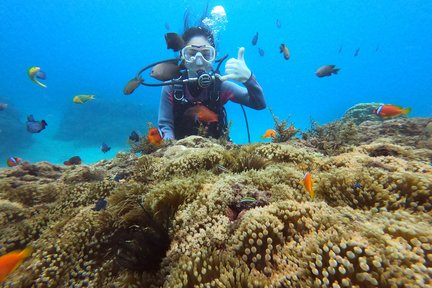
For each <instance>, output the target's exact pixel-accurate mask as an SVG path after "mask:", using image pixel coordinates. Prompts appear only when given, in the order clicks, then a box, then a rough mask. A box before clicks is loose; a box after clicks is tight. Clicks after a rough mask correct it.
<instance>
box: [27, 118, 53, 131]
mask: <svg viewBox="0 0 432 288" xmlns="http://www.w3.org/2000/svg"><path fill="white" fill-rule="evenodd" d="M26 124H27V131H28V132H30V133H39V132H41V131H42V130H44V129H45V127H46V126H48V123H47V122H45V120H41V121H36V120H34V117H33V115H29V116H27V123H26Z"/></svg>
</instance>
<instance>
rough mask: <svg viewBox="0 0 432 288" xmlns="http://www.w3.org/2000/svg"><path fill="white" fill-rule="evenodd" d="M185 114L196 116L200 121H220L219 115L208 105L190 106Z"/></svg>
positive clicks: (196, 119)
mask: <svg viewBox="0 0 432 288" xmlns="http://www.w3.org/2000/svg"><path fill="white" fill-rule="evenodd" d="M184 115H186V116H190V117H192V118H194V119H195V121H199V122H206V123H211V122H218V121H219V117H218V115H217V114H216V113H215V112H213V111H212V110H210V109H209V108H207V107H206V106H204V105H200V104H199V105H195V106H192V107H191V108H188V109H187V110H186V111H185V112H184Z"/></svg>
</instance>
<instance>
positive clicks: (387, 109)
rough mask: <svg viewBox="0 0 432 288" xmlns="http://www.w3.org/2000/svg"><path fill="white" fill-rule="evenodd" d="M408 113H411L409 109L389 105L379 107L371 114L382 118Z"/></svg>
mask: <svg viewBox="0 0 432 288" xmlns="http://www.w3.org/2000/svg"><path fill="white" fill-rule="evenodd" d="M409 112H411V108H410V107H408V108H403V107H401V106H396V105H390V104H385V105H381V106H380V107H378V109H374V110H373V111H372V113H374V114H376V115H378V116H380V117H382V118H387V117H396V116H400V115H406V114H408V113H409Z"/></svg>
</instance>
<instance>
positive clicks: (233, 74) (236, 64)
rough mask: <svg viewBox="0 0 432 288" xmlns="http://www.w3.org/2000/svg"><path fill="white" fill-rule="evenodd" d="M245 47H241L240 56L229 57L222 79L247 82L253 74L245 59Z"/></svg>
mask: <svg viewBox="0 0 432 288" xmlns="http://www.w3.org/2000/svg"><path fill="white" fill-rule="evenodd" d="M244 50H245V48H244V47H240V49H239V51H238V57H237V59H236V58H231V59H229V60H228V61H227V62H226V64H225V74H226V75H224V76H221V77H219V79H220V80H221V81H225V80H236V81H239V82H242V83H245V82H246V81H247V80H249V78H250V77H251V75H252V72H251V71H250V70H249V68H248V67H247V66H246V63H245V61H244Z"/></svg>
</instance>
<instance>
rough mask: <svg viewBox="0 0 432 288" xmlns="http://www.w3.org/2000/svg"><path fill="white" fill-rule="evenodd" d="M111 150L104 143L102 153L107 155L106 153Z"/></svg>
mask: <svg viewBox="0 0 432 288" xmlns="http://www.w3.org/2000/svg"><path fill="white" fill-rule="evenodd" d="M109 150H111V147H109V146H108V145H107V144H106V143H102V146H101V151H102V152H103V153H106V152H108V151H109Z"/></svg>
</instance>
